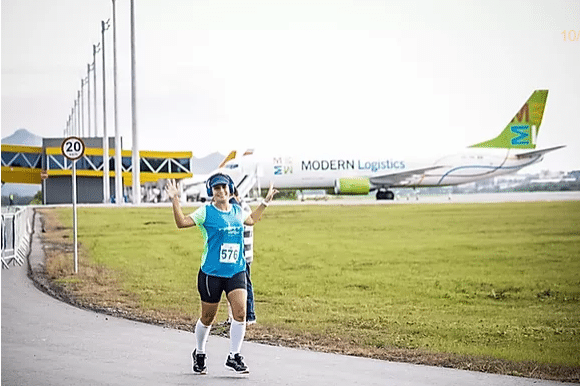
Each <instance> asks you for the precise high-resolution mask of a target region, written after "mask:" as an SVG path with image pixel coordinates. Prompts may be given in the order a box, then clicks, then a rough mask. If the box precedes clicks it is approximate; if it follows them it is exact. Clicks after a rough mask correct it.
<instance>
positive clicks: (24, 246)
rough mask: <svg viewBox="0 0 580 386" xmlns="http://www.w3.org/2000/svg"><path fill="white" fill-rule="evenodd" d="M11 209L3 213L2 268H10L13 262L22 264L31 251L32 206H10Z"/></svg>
mask: <svg viewBox="0 0 580 386" xmlns="http://www.w3.org/2000/svg"><path fill="white" fill-rule="evenodd" d="M13 208H14V209H15V210H13ZM9 209H10V210H9V211H7V212H3V213H2V268H9V266H10V264H11V263H12V265H16V264H18V265H20V266H21V265H22V264H24V261H25V259H26V257H27V256H28V253H29V252H30V240H31V237H32V231H33V229H34V228H33V221H34V210H33V209H32V208H30V207H10V208H9ZM2 210H4V208H2Z"/></svg>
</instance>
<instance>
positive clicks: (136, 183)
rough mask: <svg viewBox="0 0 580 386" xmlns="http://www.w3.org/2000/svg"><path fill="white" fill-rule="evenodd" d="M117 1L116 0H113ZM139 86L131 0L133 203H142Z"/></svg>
mask: <svg viewBox="0 0 580 386" xmlns="http://www.w3.org/2000/svg"><path fill="white" fill-rule="evenodd" d="M113 1H115V0H113ZM136 93H137V86H136V81H135V7H134V1H133V0H131V117H132V129H133V130H132V132H133V153H132V160H131V164H132V165H133V204H140V203H141V181H140V180H141V162H140V157H139V137H138V136H137V100H136Z"/></svg>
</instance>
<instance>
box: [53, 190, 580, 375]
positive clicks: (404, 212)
mask: <svg viewBox="0 0 580 386" xmlns="http://www.w3.org/2000/svg"><path fill="white" fill-rule="evenodd" d="M55 210H56V211H57V212H58V216H59V218H60V219H61V221H62V222H63V224H65V225H66V226H68V227H70V226H71V223H72V220H71V217H72V213H71V212H72V211H71V210H70V209H55ZM184 211H185V212H186V213H190V212H191V211H193V208H186V209H185V210H184ZM78 224H79V241H80V243H82V245H83V251H84V253H85V254H86V255H87V256H88V257H87V259H88V260H89V262H90V263H91V264H93V265H97V266H103V267H106V268H108V269H112V270H114V271H115V272H117V273H118V277H117V278H118V285H119V286H120V287H121V288H122V290H123V292H124V293H125V296H126V297H127V298H129V297H131V298H134V299H137V301H138V306H139V307H141V308H142V309H145V310H155V311H156V312H158V313H161V314H163V313H171V314H178V315H182V316H183V318H184V319H186V320H191V321H192V323H195V320H196V319H197V315H198V313H199V296H198V294H197V290H196V284H195V283H196V282H195V280H196V275H197V270H198V268H199V263H200V256H201V251H202V249H203V242H202V238H201V235H200V232H199V230H198V229H196V228H189V229H184V230H178V229H177V228H176V227H175V224H174V221H173V216H172V213H171V209H170V208H145V209H133V208H122V209H110V208H109V209H106V208H104V209H88V208H81V209H79V213H78ZM254 256H255V260H254V265H253V266H252V268H253V270H252V277H253V281H254V287H255V297H256V302H257V303H256V308H257V316H258V321H259V323H260V324H261V325H265V326H275V327H277V328H282V329H286V330H288V331H291V332H294V333H296V334H300V333H303V332H305V333H311V334H314V335H324V336H327V337H336V339H339V338H340V339H344V340H349V341H352V342H356V343H357V344H359V345H361V346H363V347H372V348H378V349H381V348H384V349H388V348H393V347H394V348H411V349H413V348H416V349H422V350H427V351H431V352H444V353H456V354H466V355H475V356H480V355H481V356H490V357H494V358H500V359H507V360H511V361H535V362H539V363H544V364H561V365H568V366H573V367H579V366H580V355H578V353H579V352H580V202H577V201H573V202H553V203H551V202H537V203H498V204H453V205H447V204H441V205H397V206H390V205H378V206H374V205H373V206H315V205H314V206H275V205H273V206H271V207H269V208H268V210H267V211H266V213H265V215H264V217H263V220H262V221H261V222H260V223H259V224H258V225H257V226H256V228H255V252H254ZM71 259H72V258H71ZM81 277H82V275H79V278H81ZM78 280H80V279H78V278H72V279H71V276H68V278H63V279H62V280H61V283H67V282H69V283H74V282H75V281H78ZM119 302H122V300H119ZM220 313H221V314H220V318H221V320H223V319H225V314H224V311H223V307H222V310H220Z"/></svg>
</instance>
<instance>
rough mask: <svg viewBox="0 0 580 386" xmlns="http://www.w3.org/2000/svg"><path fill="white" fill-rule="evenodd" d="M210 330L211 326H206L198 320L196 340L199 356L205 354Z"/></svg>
mask: <svg viewBox="0 0 580 386" xmlns="http://www.w3.org/2000/svg"><path fill="white" fill-rule="evenodd" d="M210 330H211V326H206V325H204V324H203V323H202V322H201V319H198V320H197V324H196V325H195V340H196V343H197V345H196V349H197V353H198V354H205V343H206V342H207V338H208V336H209V331H210Z"/></svg>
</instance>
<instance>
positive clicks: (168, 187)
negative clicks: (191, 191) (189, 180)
mask: <svg viewBox="0 0 580 386" xmlns="http://www.w3.org/2000/svg"><path fill="white" fill-rule="evenodd" d="M165 191H166V192H167V195H168V196H169V199H170V200H173V197H179V189H177V183H176V182H175V180H174V179H169V180H167V184H165Z"/></svg>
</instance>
